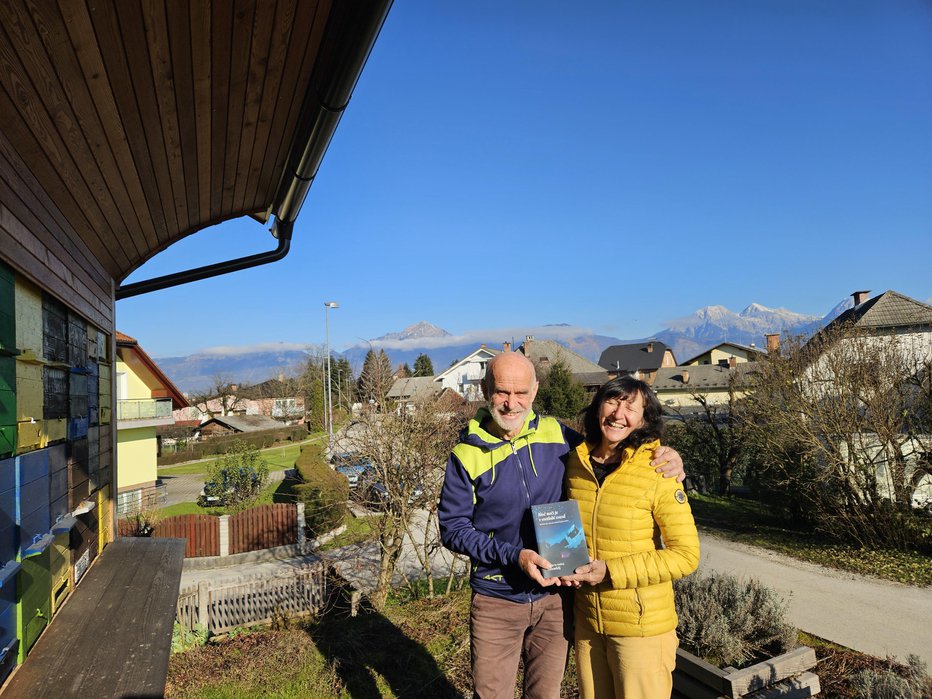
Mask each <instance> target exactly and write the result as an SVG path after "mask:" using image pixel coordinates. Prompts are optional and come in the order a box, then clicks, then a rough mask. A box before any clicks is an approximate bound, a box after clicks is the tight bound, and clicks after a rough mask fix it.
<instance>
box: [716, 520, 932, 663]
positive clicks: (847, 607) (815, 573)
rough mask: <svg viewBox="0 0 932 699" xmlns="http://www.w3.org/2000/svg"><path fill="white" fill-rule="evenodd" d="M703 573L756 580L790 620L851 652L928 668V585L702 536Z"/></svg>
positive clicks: (931, 611) (931, 608) (931, 642)
mask: <svg viewBox="0 0 932 699" xmlns="http://www.w3.org/2000/svg"><path fill="white" fill-rule="evenodd" d="M700 542H701V546H702V557H701V560H700V563H699V569H700V570H701V571H713V570H714V571H717V572H720V573H731V574H732V575H737V576H738V577H743V578H757V579H758V580H760V581H761V582H763V583H764V584H766V585H767V586H769V587H772V588H774V589H775V590H777V591H778V592H779V593H780V594H782V595H783V596H784V597H785V598H786V599H787V601H788V603H789V619H790V621H791V622H792V623H793V624H795V625H796V626H798V627H799V628H801V629H803V630H804V631H808V632H809V633H813V634H815V635H816V636H821V637H822V638H826V639H828V640H830V641H835V642H836V643H840V644H841V645H844V646H848V647H849V648H854V649H855V650H859V651H863V652H865V653H871V654H872V655H877V656H880V657H883V656H885V655H888V654H889V655H895V656H897V657H898V658H899V659H901V660H905V659H906V656H907V655H908V654H910V653H915V654H916V655H918V656H919V657H921V658H922V659H923V660H924V661H925V662H926V663H928V664H929V665H930V666H932V588H928V587H926V588H918V587H910V586H908V585H900V584H899V583H893V582H886V581H882V580H878V579H874V578H867V577H864V576H860V575H854V574H853V573H843V572H839V571H836V570H831V569H828V568H823V567H822V566H818V565H814V564H811V563H804V562H802V561H797V560H794V559H792V558H788V557H786V556H782V555H780V554H778V553H773V552H771V551H766V550H764V549H759V548H755V547H752V546H745V545H743V544H738V543H735V542H731V541H725V540H723V539H719V538H717V537H714V536H711V535H708V534H702V535H701V536H700Z"/></svg>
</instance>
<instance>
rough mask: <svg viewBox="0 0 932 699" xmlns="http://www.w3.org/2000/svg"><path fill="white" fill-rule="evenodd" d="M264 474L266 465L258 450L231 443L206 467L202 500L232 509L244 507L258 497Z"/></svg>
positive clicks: (265, 477) (266, 474) (266, 471)
mask: <svg viewBox="0 0 932 699" xmlns="http://www.w3.org/2000/svg"><path fill="white" fill-rule="evenodd" d="M268 476H269V465H268V464H267V463H266V462H265V461H264V460H263V459H262V456H261V454H260V453H259V450H258V449H257V448H256V447H255V446H253V445H252V444H249V443H247V442H234V443H233V444H232V445H231V446H230V448H229V450H228V451H227V453H226V454H224V455H223V456H222V457H220V459H218V460H217V461H215V462H214V463H212V464H211V465H210V467H209V468H208V471H207V481H206V482H205V483H204V496H205V500H206V501H207V502H208V503H210V502H214V503H216V504H220V505H225V506H227V507H229V508H231V509H233V510H243V509H246V508H247V507H249V506H250V505H252V504H253V503H254V502H255V501H256V499H257V498H258V497H259V494H260V493H261V492H262V489H263V488H264V487H265V482H266V481H267V480H268ZM212 498H216V500H213V501H212V500H211V499H212Z"/></svg>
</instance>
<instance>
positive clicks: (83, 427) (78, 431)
mask: <svg viewBox="0 0 932 699" xmlns="http://www.w3.org/2000/svg"><path fill="white" fill-rule="evenodd" d="M87 428H88V416H87V415H85V416H84V417H73V418H70V419H69V420H68V439H70V440H72V441H74V440H76V439H82V438H84V437H87Z"/></svg>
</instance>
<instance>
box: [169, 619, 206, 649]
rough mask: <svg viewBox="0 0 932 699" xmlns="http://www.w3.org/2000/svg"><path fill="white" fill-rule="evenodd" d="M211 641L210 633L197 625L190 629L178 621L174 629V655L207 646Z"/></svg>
mask: <svg viewBox="0 0 932 699" xmlns="http://www.w3.org/2000/svg"><path fill="white" fill-rule="evenodd" d="M209 639H210V631H209V630H207V629H206V628H204V627H203V626H201V625H200V624H196V625H195V626H194V628H193V629H188V628H186V627H184V626H182V625H181V624H179V623H178V622H177V621H176V622H175V624H174V626H173V627H172V649H171V652H172V653H184V652H185V651H186V650H189V649H191V648H200V647H201V646H205V645H207V641H208V640H209Z"/></svg>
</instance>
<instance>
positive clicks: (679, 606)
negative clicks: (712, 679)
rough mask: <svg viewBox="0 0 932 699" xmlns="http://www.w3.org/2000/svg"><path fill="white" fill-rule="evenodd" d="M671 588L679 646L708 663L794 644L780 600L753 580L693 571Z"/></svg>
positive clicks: (737, 663) (753, 658)
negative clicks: (673, 597)
mask: <svg viewBox="0 0 932 699" xmlns="http://www.w3.org/2000/svg"><path fill="white" fill-rule="evenodd" d="M674 590H675V595H676V611H677V614H678V615H679V618H680V622H679V626H678V627H677V634H678V635H679V637H680V645H681V646H682V647H683V648H684V649H685V650H688V651H689V652H690V653H693V654H695V655H698V656H699V657H700V658H703V659H704V660H706V661H707V662H709V663H712V664H713V665H718V666H720V667H725V666H728V665H731V666H733V667H741V666H743V665H749V664H752V663H755V662H759V661H760V660H762V659H764V658H767V657H773V656H776V655H780V654H781V653H785V652H787V651H788V650H791V649H792V648H794V647H795V646H796V637H797V630H796V629H795V628H794V627H793V626H791V625H790V624H789V623H787V621H786V618H785V616H786V603H785V602H784V601H783V599H782V598H781V597H780V596H779V595H778V594H777V593H776V592H774V591H773V590H772V589H770V588H768V587H765V586H764V585H762V584H761V583H760V582H759V581H757V580H754V579H750V580H746V581H745V580H739V579H738V578H736V577H734V576H731V575H720V574H709V575H702V574H699V573H696V574H694V575H691V576H689V577H686V578H683V579H682V580H678V581H677V582H676V583H675V584H674Z"/></svg>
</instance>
